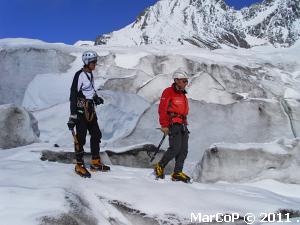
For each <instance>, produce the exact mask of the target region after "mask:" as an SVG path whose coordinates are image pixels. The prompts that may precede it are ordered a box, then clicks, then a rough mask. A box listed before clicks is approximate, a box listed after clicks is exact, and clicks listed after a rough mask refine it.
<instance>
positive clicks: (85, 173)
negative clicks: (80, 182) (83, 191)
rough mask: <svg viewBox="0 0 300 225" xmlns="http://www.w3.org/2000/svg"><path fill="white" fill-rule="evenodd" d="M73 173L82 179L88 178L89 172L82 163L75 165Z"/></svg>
mask: <svg viewBox="0 0 300 225" xmlns="http://www.w3.org/2000/svg"><path fill="white" fill-rule="evenodd" d="M75 173H77V174H78V175H79V176H82V177H84V178H90V177H91V174H90V172H89V171H88V170H87V169H86V168H85V166H84V164H83V163H76V165H75Z"/></svg>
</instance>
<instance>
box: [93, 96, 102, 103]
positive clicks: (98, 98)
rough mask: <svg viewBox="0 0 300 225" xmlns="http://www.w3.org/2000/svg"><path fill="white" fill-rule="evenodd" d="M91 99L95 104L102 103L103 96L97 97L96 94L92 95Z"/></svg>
mask: <svg viewBox="0 0 300 225" xmlns="http://www.w3.org/2000/svg"><path fill="white" fill-rule="evenodd" d="M93 100H94V103H95V104H96V105H101V104H104V100H103V98H101V97H99V96H98V95H94V97H93Z"/></svg>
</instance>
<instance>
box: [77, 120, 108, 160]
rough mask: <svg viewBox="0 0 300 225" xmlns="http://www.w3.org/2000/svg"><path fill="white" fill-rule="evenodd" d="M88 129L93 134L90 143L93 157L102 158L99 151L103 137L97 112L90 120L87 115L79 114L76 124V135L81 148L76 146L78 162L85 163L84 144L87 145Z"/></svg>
mask: <svg viewBox="0 0 300 225" xmlns="http://www.w3.org/2000/svg"><path fill="white" fill-rule="evenodd" d="M87 131H89V133H90V135H91V139H90V145H91V153H92V159H99V158H100V154H99V152H100V142H101V138H102V133H101V131H100V129H99V125H98V122H97V116H96V114H95V116H94V118H93V119H92V120H91V121H90V122H89V121H87V119H86V117H85V115H78V123H77V124H76V136H77V140H78V143H79V149H78V150H76V146H75V154H76V161H77V162H82V163H83V155H84V149H83V146H84V145H85V139H86V134H87Z"/></svg>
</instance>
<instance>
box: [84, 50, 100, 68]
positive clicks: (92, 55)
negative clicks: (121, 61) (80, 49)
mask: <svg viewBox="0 0 300 225" xmlns="http://www.w3.org/2000/svg"><path fill="white" fill-rule="evenodd" d="M97 57H98V55H97V52H94V51H85V52H84V53H82V61H83V63H84V65H88V64H89V63H90V62H93V61H97Z"/></svg>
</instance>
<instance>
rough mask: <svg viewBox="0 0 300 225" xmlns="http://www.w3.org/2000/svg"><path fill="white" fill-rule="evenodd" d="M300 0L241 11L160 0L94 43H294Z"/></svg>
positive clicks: (190, 0) (208, 2) (195, 0)
mask: <svg viewBox="0 0 300 225" xmlns="http://www.w3.org/2000/svg"><path fill="white" fill-rule="evenodd" d="M299 24H300V2H299V0H272V1H271V0H265V1H263V2H262V3H261V4H255V5H252V6H250V7H248V8H243V9H242V10H235V9H233V8H231V7H229V6H228V5H226V3H225V1H224V0H160V1H158V2H157V3H156V4H155V5H153V6H151V7H149V8H147V9H145V10H144V12H142V13H141V14H140V15H139V16H138V17H137V19H136V20H135V21H134V22H133V23H132V24H129V25H128V26H126V27H124V28H123V29H121V30H118V31H114V32H112V33H109V34H104V35H100V36H98V37H97V38H96V41H95V44H96V45H123V46H124V45H125V46H133V45H148V44H154V45H157V44H159V45H166V44H167V45H186V44H187V45H195V46H198V47H201V48H208V49H218V48H223V47H224V46H230V47H234V48H236V47H241V48H249V47H251V46H256V45H261V44H267V43H269V44H272V45H274V46H284V47H287V46H291V45H293V44H294V43H295V41H296V40H298V39H299V35H300V26H299Z"/></svg>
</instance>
